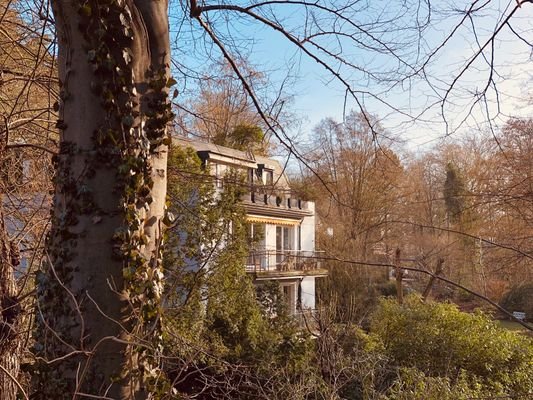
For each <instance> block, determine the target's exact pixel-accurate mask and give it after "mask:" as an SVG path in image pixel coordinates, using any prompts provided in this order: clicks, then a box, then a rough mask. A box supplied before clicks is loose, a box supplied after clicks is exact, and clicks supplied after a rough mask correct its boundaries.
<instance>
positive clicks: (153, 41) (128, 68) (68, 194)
mask: <svg viewBox="0 0 533 400" xmlns="http://www.w3.org/2000/svg"><path fill="white" fill-rule="evenodd" d="M167 9H168V3H167V1H166V0H160V1H152V0H143V1H141V0H138V1H131V0H128V1H123V0H119V1H115V0H105V1H103V2H102V1H99V2H98V1H93V0H89V1H86V2H80V3H78V2H71V1H67V0H55V1H53V10H54V15H55V20H56V27H57V32H58V44H59V78H60V83H61V95H60V96H61V101H60V119H59V120H58V123H57V126H58V128H59V129H60V130H61V141H60V154H59V156H58V157H57V160H56V164H57V175H56V181H55V199H54V211H53V225H52V230H51V234H50V237H49V240H48V249H49V250H48V252H49V259H48V260H47V261H48V263H47V267H46V268H45V270H44V272H43V273H42V274H40V275H39V276H38V277H37V285H38V310H37V316H38V328H37V330H36V340H37V342H38V343H37V345H36V352H37V353H38V354H39V355H41V356H42V357H43V358H44V359H46V360H48V361H52V360H57V361H54V362H53V363H50V362H49V363H41V365H40V366H39V368H38V370H37V371H36V372H35V374H34V375H35V376H36V380H35V386H34V396H35V397H36V398H40V399H51V398H54V399H63V398H65V399H67V398H68V399H71V398H73V395H74V394H78V395H79V396H80V398H83V396H84V395H91V396H106V398H112V399H142V398H147V397H150V395H149V392H151V391H152V389H153V387H151V386H150V382H153V381H154V380H155V379H158V377H157V376H156V375H157V368H156V365H155V364H157V359H156V358H155V356H154V352H155V350H154V349H155V348H156V347H157V343H156V340H157V337H158V334H159V324H160V318H159V314H158V312H159V304H158V302H159V295H160V287H161V279H162V274H161V271H160V246H161V238H162V232H161V229H162V223H161V221H162V219H163V216H164V204H165V195H166V160H167V140H166V137H165V135H166V124H167V122H168V120H169V119H170V106H169V104H168V100H167V97H168V87H169V55H170V54H169V53H170V50H169V34H168V16H167ZM154 338H155V339H154Z"/></svg>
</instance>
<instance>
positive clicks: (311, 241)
mask: <svg viewBox="0 0 533 400" xmlns="http://www.w3.org/2000/svg"><path fill="white" fill-rule="evenodd" d="M307 207H308V210H309V211H312V212H313V215H311V216H308V217H304V218H303V220H302V224H301V235H302V237H301V243H302V249H301V250H307V251H314V250H315V203H314V202H312V201H309V202H307Z"/></svg>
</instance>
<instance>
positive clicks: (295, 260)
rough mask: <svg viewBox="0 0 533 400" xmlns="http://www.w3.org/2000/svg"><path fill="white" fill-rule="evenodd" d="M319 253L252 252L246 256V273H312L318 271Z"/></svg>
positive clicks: (302, 251)
mask: <svg viewBox="0 0 533 400" xmlns="http://www.w3.org/2000/svg"><path fill="white" fill-rule="evenodd" d="M322 253H323V252H321V251H313V250H285V251H275V250H254V251H252V252H250V254H249V255H248V259H247V261H246V271H248V272H268V271H272V272H274V271H279V272H283V271H312V270H317V269H320V260H319V259H318V257H320V254H322Z"/></svg>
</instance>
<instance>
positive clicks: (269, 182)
mask: <svg viewBox="0 0 533 400" xmlns="http://www.w3.org/2000/svg"><path fill="white" fill-rule="evenodd" d="M265 172H266V176H265V179H266V181H265V184H266V185H269V186H272V185H273V184H274V171H272V170H271V169H267V170H265Z"/></svg>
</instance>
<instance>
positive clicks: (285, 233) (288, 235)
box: [276, 226, 294, 264]
mask: <svg viewBox="0 0 533 400" xmlns="http://www.w3.org/2000/svg"><path fill="white" fill-rule="evenodd" d="M293 242H294V228H293V227H289V226H276V263H277V264H280V263H282V262H283V261H284V260H285V257H286V253H287V252H288V251H289V250H292V249H293V248H294V246H293Z"/></svg>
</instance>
